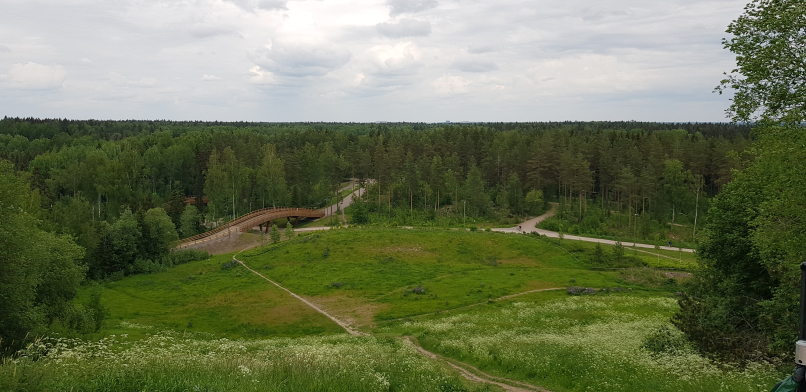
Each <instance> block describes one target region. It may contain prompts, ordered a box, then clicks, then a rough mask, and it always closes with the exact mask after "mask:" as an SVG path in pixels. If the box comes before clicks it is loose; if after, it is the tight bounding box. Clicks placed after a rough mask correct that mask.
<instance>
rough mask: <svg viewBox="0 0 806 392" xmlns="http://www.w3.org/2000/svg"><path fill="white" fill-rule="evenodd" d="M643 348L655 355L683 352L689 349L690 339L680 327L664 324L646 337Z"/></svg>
mask: <svg viewBox="0 0 806 392" xmlns="http://www.w3.org/2000/svg"><path fill="white" fill-rule="evenodd" d="M641 348H643V349H646V350H649V351H650V352H652V353H653V354H655V355H663V354H672V355H675V354H683V353H685V352H686V351H687V350H688V349H689V344H688V340H686V336H685V335H684V334H682V333H681V332H680V331H679V330H678V329H676V328H674V327H673V326H670V325H667V324H664V325H661V326H660V327H658V328H657V329H656V330H654V331H652V333H650V334H649V335H647V336H646V337H645V338H644V341H643V343H641Z"/></svg>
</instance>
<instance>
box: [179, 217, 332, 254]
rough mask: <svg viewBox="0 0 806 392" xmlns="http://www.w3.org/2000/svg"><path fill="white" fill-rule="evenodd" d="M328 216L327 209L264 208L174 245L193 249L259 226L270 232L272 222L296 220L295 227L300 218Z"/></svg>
mask: <svg viewBox="0 0 806 392" xmlns="http://www.w3.org/2000/svg"><path fill="white" fill-rule="evenodd" d="M325 215H327V211H326V209H321V210H312V209H309V208H263V209H260V210H257V211H252V212H250V213H248V214H246V215H242V216H240V217H239V218H237V219H234V220H231V221H229V222H227V223H226V224H224V225H221V226H219V227H217V228H215V229H213V230H210V231H208V232H206V233H202V234H199V235H194V236H193V237H188V238H185V239H182V240H179V241H176V242H175V243H174V248H175V249H187V248H192V247H194V246H195V245H199V244H206V243H210V242H213V241H218V240H223V239H225V238H228V237H229V236H231V235H233V234H234V235H240V234H241V233H243V232H246V231H247V230H249V229H251V228H253V227H255V226H259V227H260V228H261V229H262V228H263V224H266V230H267V231H268V228H269V226H270V225H271V221H273V220H275V219H280V218H296V220H295V221H294V227H296V226H297V222H298V221H299V219H300V218H323V217H325Z"/></svg>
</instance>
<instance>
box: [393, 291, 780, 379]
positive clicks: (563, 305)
mask: <svg viewBox="0 0 806 392" xmlns="http://www.w3.org/2000/svg"><path fill="white" fill-rule="evenodd" d="M676 308H677V303H676V301H675V299H673V298H669V297H668V296H658V295H657V294H653V293H647V292H645V293H629V294H627V293H621V294H609V295H601V294H600V295H595V296H568V295H567V294H566V293H565V292H543V293H535V294H528V295H525V296H522V297H518V298H517V299H515V300H511V301H502V302H497V303H493V304H490V305H485V306H478V307H473V308H469V309H467V310H465V311H463V312H460V313H457V314H448V315H433V316H427V317H424V318H420V319H417V320H413V321H404V322H390V323H385V324H384V325H383V326H382V327H381V328H380V329H379V331H381V332H386V333H389V334H407V335H414V336H415V337H416V338H417V339H418V340H419V342H420V343H421V344H422V345H423V347H425V348H426V349H428V350H430V351H433V352H437V353H440V354H442V355H444V356H446V357H450V358H454V359H456V360H460V361H464V362H467V363H470V364H472V365H474V366H477V367H479V368H480V369H481V370H483V371H485V372H489V373H491V374H493V375H495V376H499V377H507V378H511V379H515V380H520V381H524V382H529V383H532V384H535V385H540V386H543V387H545V388H548V389H549V390H552V391H554V392H566V391H569V392H570V391H590V390H595V391H628V392H629V391H636V392H637V391H661V392H663V391H669V392H677V391H703V392H705V391H709V392H710V391H767V390H769V388H770V387H771V386H772V385H774V384H775V383H776V382H777V381H778V380H780V379H781V378H782V376H783V373H782V372H781V371H779V370H778V369H775V368H774V367H772V366H770V365H766V364H750V365H749V366H748V367H746V368H742V369H732V368H730V367H727V368H721V367H719V366H717V365H715V364H714V363H712V362H711V361H709V360H707V359H705V358H703V357H701V356H700V355H698V354H697V353H696V352H695V351H694V350H692V349H691V348H690V347H688V346H687V345H686V344H685V341H684V340H682V339H681V337H680V336H679V335H680V333H679V331H677V330H676V329H674V327H672V326H671V324H669V321H668V320H669V317H670V316H671V314H672V313H673V312H674V311H675V309H676ZM663 327H666V328H669V329H668V330H669V331H672V332H671V338H669V337H666V336H665V335H662V334H658V333H657V331H659V329H660V328H663ZM658 336H661V337H658ZM664 339H666V340H664ZM667 340H674V342H671V341H667ZM681 342H682V343H681ZM648 343H649V344H648ZM672 343H674V344H672ZM645 347H650V348H651V349H650V348H645ZM653 350H654V351H653Z"/></svg>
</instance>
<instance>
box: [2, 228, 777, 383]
mask: <svg viewBox="0 0 806 392" xmlns="http://www.w3.org/2000/svg"><path fill="white" fill-rule="evenodd" d="M601 246H602V249H603V251H604V252H612V251H613V249H614V247H612V246H608V245H601ZM595 247H596V244H594V243H587V242H578V241H571V240H555V239H547V238H545V237H537V236H533V235H515V234H506V233H496V232H483V231H475V232H471V231H465V230H445V229H380V228H372V229H364V228H348V229H339V230H331V231H326V232H311V233H305V234H304V235H302V236H300V237H298V238H295V239H294V240H291V241H283V242H281V243H279V244H273V245H270V246H267V247H264V248H256V249H252V250H249V251H245V252H243V253H241V254H240V255H239V256H238V258H239V259H240V260H242V261H244V262H245V263H246V264H247V265H248V266H249V267H250V268H253V269H255V270H256V271H259V272H260V273H261V274H263V275H265V276H266V277H268V278H269V279H272V280H274V281H276V282H278V283H280V284H281V285H283V286H284V287H286V288H288V289H289V290H291V291H293V292H295V293H297V294H299V295H302V296H304V297H306V298H307V299H308V300H310V301H312V302H314V303H316V304H317V305H318V306H320V307H321V308H323V309H325V310H326V311H327V312H329V313H331V314H333V315H334V316H336V317H337V318H339V319H340V320H342V321H345V322H347V323H348V324H350V325H351V326H352V327H353V328H356V329H359V330H362V331H364V332H369V333H371V334H374V337H372V336H367V337H349V336H346V335H345V334H344V333H343V330H342V329H341V328H339V327H338V325H336V324H335V323H333V322H332V321H331V320H329V319H327V318H326V317H325V316H323V315H321V314H320V313H318V312H316V311H314V310H313V309H311V308H309V307H307V306H305V305H304V304H302V303H301V302H300V301H298V300H296V299H294V298H293V297H291V296H290V295H288V294H287V293H286V292H284V291H282V290H280V289H278V288H276V287H274V286H273V285H271V284H269V283H268V282H266V281H265V280H263V279H262V278H260V277H258V276H256V275H254V274H252V273H251V272H249V271H247V270H246V269H245V268H243V267H241V266H234V267H228V266H227V264H228V263H230V262H231V261H232V255H233V254H232V253H230V254H226V255H219V256H214V257H212V258H210V259H209V260H204V261H197V262H191V263H187V264H182V265H179V266H177V267H174V268H172V269H170V270H168V271H163V272H158V273H153V274H147V275H136V276H130V277H127V278H124V279H122V280H120V281H115V282H107V283H105V284H104V290H103V302H104V305H105V306H106V307H107V309H108V310H109V311H110V314H109V317H108V319H107V322H106V327H105V329H104V330H103V331H102V333H101V334H99V335H98V336H97V338H102V339H101V340H100V341H98V340H94V341H78V340H75V341H71V340H69V339H68V340H64V339H63V340H60V341H58V342H57V341H49V342H50V343H49V344H57V345H59V344H63V345H61V346H58V348H54V346H53V345H51V346H48V345H47V344H46V345H45V346H43V347H44V349H47V350H49V351H50V352H51V353H57V354H49V355H48V357H47V358H45V359H44V360H40V361H36V362H25V361H26V359H25V358H22V359H20V360H21V361H22V362H17V363H11V362H8V360H7V362H6V363H5V364H4V365H3V366H0V389H4V388H5V389H8V388H6V386H12V387H13V388H17V389H19V387H20V386H26V385H27V386H30V385H35V386H37V387H36V388H33V389H46V388H47V389H51V390H62V389H69V388H65V387H66V386H67V385H70V386H77V387H79V390H90V391H92V390H124V391H126V390H131V391H141V390H146V389H159V390H176V391H180V390H194V389H199V390H244V391H251V390H283V391H296V390H332V391H340V390H457V391H461V390H497V389H496V388H497V387H492V386H478V385H475V386H474V385H471V384H468V383H467V382H465V381H463V380H461V379H459V377H458V376H457V374H456V373H455V371H453V370H450V369H448V368H447V367H445V366H442V365H435V364H434V363H433V362H431V360H429V359H427V358H425V357H422V356H421V355H420V354H417V353H416V351H414V349H413V348H411V347H409V346H408V345H406V344H405V343H402V342H401V341H400V340H399V339H393V337H396V336H400V335H413V336H415V337H416V338H417V339H418V341H419V342H420V343H421V344H422V345H423V347H424V348H426V349H428V350H430V351H433V352H436V353H439V354H440V355H443V356H445V357H446V358H449V359H453V360H458V361H463V362H466V363H468V364H471V365H473V366H476V367H478V368H479V369H481V370H482V371H484V372H487V373H490V374H493V375H494V376H497V377H506V378H510V379H514V380H520V381H524V382H528V383H530V384H534V385H540V386H543V387H546V388H548V389H549V390H552V391H553V392H563V391H585V390H610V391H644V390H653V391H678V390H687V391H689V390H690V391H712V390H716V391H729V390H730V391H760V390H765V389H768V388H769V387H770V386H771V385H772V384H774V381H775V380H776V379H777V378H778V377H780V375H781V374H780V373H779V372H778V371H777V370H776V369H773V368H771V367H770V366H768V365H761V364H758V365H752V366H751V367H749V368H746V369H744V370H741V371H729V370H724V369H721V368H719V367H717V366H715V365H713V364H712V363H711V362H709V361H708V360H706V359H704V358H702V357H700V356H699V355H697V354H696V353H695V352H694V351H692V350H691V349H690V348H688V347H687V346H685V345H679V344H677V343H679V342H680V340H679V339H678V340H676V341H675V342H677V343H675V344H674V345H671V346H669V345H668V344H666V343H664V342H660V343H659V344H655V345H653V346H652V347H661V348H664V347H667V346H669V347H675V351H674V352H671V351H670V352H653V351H650V350H648V349H645V348H643V347H642V345H644V343H646V342H647V341H648V339H650V338H649V337H650V336H652V335H653V333H655V332H656V331H657V330H658V328H661V327H662V326H666V327H669V325H670V324H669V322H668V320H669V317H670V316H671V314H672V313H673V312H674V310H675V309H676V307H677V304H676V302H675V300H674V298H672V297H673V295H674V294H673V293H674V292H675V291H677V290H679V287H678V285H677V284H678V282H679V281H680V280H685V278H686V276H687V274H685V273H683V272H673V271H665V270H656V269H653V268H623V269H618V270H592V268H591V267H593V265H592V263H591V260H592V258H591V257H592V255H593V254H594V251H595ZM625 252H626V254H628V255H631V254H633V253H634V250H632V249H630V248H629V247H625ZM635 256H636V257H638V258H640V259H641V260H642V261H644V262H645V263H647V264H649V265H652V266H655V265H653V264H652V263H651V262H652V261H655V262H656V263H657V257H656V256H654V255H651V254H648V255H643V254H641V253H640V252H637V253H635ZM688 256H690V258H688V259H686V260H684V262H685V263H687V264H683V266H684V267H685V268H683V269H688V268H689V267H690V266H691V265H692V264H693V263H694V258H693V255H688ZM660 260H661V263H660V264H659V265H657V266H659V267H664V268H672V267H674V268H680V265H681V262H680V261H679V260H671V259H665V258H663V257H661V258H660ZM222 265H223V266H224V267H222ZM668 274H672V275H670V276H667V275H668ZM567 286H582V287H593V288H606V287H607V288H615V287H621V288H622V290H621V291H619V292H616V293H611V294H601V293H600V294H597V295H595V296H580V297H570V296H568V294H566V290H565V288H566V287H567ZM546 288H562V289H561V290H555V291H545V292H539V293H530V294H524V295H520V296H518V297H514V298H510V299H505V300H497V301H496V300H495V299H496V298H500V297H504V296H507V295H512V294H518V293H523V292H526V291H530V290H539V289H546ZM88 293H89V290H85V289H82V292H81V296H82V298H79V300H83V299H84V298H83V296H86V295H88ZM675 331H676V330H675ZM675 333H677V332H675ZM674 336H678V337H679V334H678V335H674ZM222 337H224V338H228V339H235V340H227V339H221V338H222ZM283 337H288V338H283ZM97 338H96V339H97ZM267 338H270V339H267ZM675 339H677V338H675ZM75 347H78V349H77V351H76V350H73V349H74V348H75ZM34 348H35V347H34ZM68 349H69V350H68ZM60 350H61V351H60ZM71 350H72V351H71ZM68 353H69V354H68ZM62 354H64V355H62ZM73 357H75V358H74V359H70V358H73ZM139 358H142V360H140V359H139ZM138 361H139V362H138ZM350 364H354V365H353V366H350ZM415 365H416V366H415ZM406 366H410V367H408V368H407V367H406ZM15 367H16V369H17V370H16V371H18V372H21V373H20V374H23V375H25V376H24V377H23V378H20V377H17V374H18V373H15V370H14V368H15ZM244 369H247V370H244ZM405 369H409V370H405ZM417 369H418V370H417ZM21 377H22V376H21ZM26 380H27V381H26ZM375 380H380V381H378V383H375ZM384 380H385V381H384ZM25 383H28V384H25ZM31 383H34V384H31ZM9 388H11V387H9ZM13 388H12V389H13ZM479 388H481V389H479ZM485 388H486V389H485ZM29 389H31V388H29Z"/></svg>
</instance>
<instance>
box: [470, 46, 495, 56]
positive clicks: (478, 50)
mask: <svg viewBox="0 0 806 392" xmlns="http://www.w3.org/2000/svg"><path fill="white" fill-rule="evenodd" d="M498 49H499V48H498V45H496V44H470V45H468V46H467V51H468V52H470V53H474V54H479V53H490V52H495V51H497V50H498Z"/></svg>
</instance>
